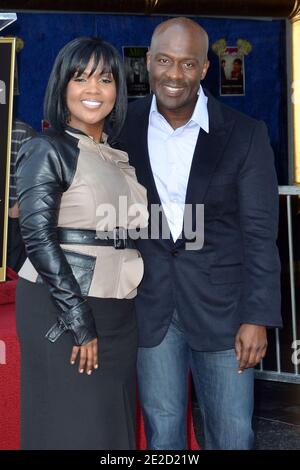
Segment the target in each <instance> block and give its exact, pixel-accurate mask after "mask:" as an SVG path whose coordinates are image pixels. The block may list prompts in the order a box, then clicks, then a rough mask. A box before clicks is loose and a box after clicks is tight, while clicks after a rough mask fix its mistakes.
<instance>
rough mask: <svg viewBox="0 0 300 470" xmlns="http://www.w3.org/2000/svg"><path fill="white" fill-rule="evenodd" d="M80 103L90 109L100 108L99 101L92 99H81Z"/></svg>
mask: <svg viewBox="0 0 300 470" xmlns="http://www.w3.org/2000/svg"><path fill="white" fill-rule="evenodd" d="M81 103H82V104H83V105H84V106H85V107H86V108H90V109H96V108H100V106H101V105H102V102H101V101H93V100H82V101H81Z"/></svg>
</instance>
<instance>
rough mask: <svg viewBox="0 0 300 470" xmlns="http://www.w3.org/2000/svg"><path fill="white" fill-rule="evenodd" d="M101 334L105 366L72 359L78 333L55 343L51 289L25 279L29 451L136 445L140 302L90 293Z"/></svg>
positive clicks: (21, 298)
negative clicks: (50, 336)
mask: <svg viewBox="0 0 300 470" xmlns="http://www.w3.org/2000/svg"><path fill="white" fill-rule="evenodd" d="M88 302H89V305H90V306H91V308H92V310H93V315H94V318H95V321H96V326H97V331H98V337H99V368H98V370H95V371H94V372H93V373H92V375H90V376H88V375H87V374H86V373H83V374H79V372H78V363H77V362H76V364H75V365H71V364H70V356H71V351H72V347H73V342H72V336H71V334H70V333H69V332H68V333H65V334H64V335H63V336H61V337H60V338H59V339H58V340H57V341H56V342H55V343H50V342H49V341H48V340H47V339H45V333H46V332H47V330H48V329H49V328H50V327H51V326H52V325H53V323H54V322H55V321H56V308H55V306H54V304H53V303H52V301H51V299H50V295H49V292H48V289H47V287H45V286H44V285H40V284H35V283H32V282H29V281H26V280H24V279H19V282H18V286H17V295H16V303H17V308H16V316H17V331H18V335H19V340H20V346H21V447H22V449H71V450H73V449H86V450H90V449H96V450H98V449H105V450H118V449H122V450H124V449H130V450H132V449H135V399H136V372H135V367H136V352H137V327H136V317H135V310H134V301H133V300H132V299H131V300H128V299H122V300H119V299H99V298H95V297H89V299H88Z"/></svg>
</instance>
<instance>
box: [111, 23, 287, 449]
mask: <svg viewBox="0 0 300 470" xmlns="http://www.w3.org/2000/svg"><path fill="white" fill-rule="evenodd" d="M207 50H208V37H207V34H206V32H205V31H204V30H203V29H202V28H201V27H200V26H199V25H198V24H197V23H195V22H193V21H192V20H190V19H187V18H176V19H171V20H168V21H166V22H164V23H162V24H160V25H159V26H158V27H157V28H156V29H155V31H154V34H153V37H152V41H151V47H150V50H149V53H148V57H147V68H148V71H149V80H150V86H151V90H152V92H153V95H152V96H149V97H146V98H143V99H140V100H137V101H136V102H134V103H133V104H132V105H131V106H130V107H129V112H128V117H127V121H126V124H125V127H124V129H123V132H122V134H121V136H120V144H121V146H122V147H123V148H124V149H126V150H127V151H128V153H129V156H130V159H131V163H132V164H133V165H134V166H135V168H136V173H137V177H138V179H139V181H140V183H141V184H143V185H145V186H146V188H147V192H148V199H149V211H151V207H152V209H153V208H155V205H159V204H161V205H162V208H163V214H162V222H167V223H168V226H169V228H170V231H171V235H172V236H171V237H170V238H169V239H164V238H163V236H162V234H160V236H159V237H156V239H155V237H153V236H152V239H143V240H140V241H139V242H138V248H139V250H140V251H141V254H142V257H143V259H144V264H145V274H144V279H143V281H142V283H141V285H140V288H139V294H138V297H137V302H136V308H137V315H138V322H139V333H140V349H139V356H138V380H139V398H140V401H141V405H142V408H143V413H144V418H145V430H146V435H147V441H148V447H149V448H150V449H184V448H185V447H186V429H185V426H184V423H185V414H186V403H187V378H188V371H189V369H190V368H191V370H192V374H193V380H194V385H195V390H196V395H197V399H198V403H199V406H200V408H201V411H202V415H203V426H204V435H205V448H206V449H250V448H251V446H252V444H253V432H252V428H251V419H252V412H253V382H254V377H253V376H254V371H253V367H254V366H255V364H257V363H258V362H259V361H260V360H261V359H262V358H263V357H264V355H265V353H266V348H267V338H266V327H277V326H280V325H281V318H280V288H279V270H280V268H279V258H278V253H277V248H276V231H277V217H278V214H277V209H278V201H277V182H276V176H275V171H274V166H273V154H272V150H271V147H270V144H269V141H268V137H267V131H266V127H265V125H264V124H263V123H262V122H258V121H256V120H254V119H251V118H250V117H247V116H245V115H243V114H241V113H239V112H237V111H235V110H233V109H230V108H228V107H227V106H224V105H222V104H220V103H218V102H217V101H216V100H215V99H214V98H213V97H212V96H211V95H209V94H208V93H206V92H205V93H204V91H203V89H202V87H201V86H200V82H201V80H203V79H204V77H205V75H206V72H207V70H208V67H209V62H208V60H207ZM201 204H204V243H203V247H202V248H201V244H200V247H199V243H195V249H194V250H193V249H191V246H190V245H191V240H187V237H186V231H185V227H184V224H183V220H185V222H186V217H185V215H186V214H187V213H188V207H192V209H193V210H192V213H193V214H194V215H195V213H196V212H197V211H196V208H197V207H198V206H197V205H201ZM154 212H155V211H154ZM154 212H153V213H152V215H151V230H153V226H154V229H155V228H156V226H155V224H156V222H155V220H154V215H153V214H154ZM200 212H201V211H200ZM194 219H195V217H194ZM187 222H188V221H187ZM200 222H201V220H200ZM196 225H198V227H196ZM202 225H203V224H201V223H199V221H198V222H197V220H196V221H195V220H193V229H194V231H195V232H196V233H197V231H198V232H201V230H202V229H203V226H202ZM195 229H196V230H195ZM154 231H155V230H154ZM189 238H190V237H189ZM196 238H197V237H196ZM198 238H199V237H198ZM200 238H201V236H200ZM187 242H188V243H187ZM188 245H189V249H187V247H188Z"/></svg>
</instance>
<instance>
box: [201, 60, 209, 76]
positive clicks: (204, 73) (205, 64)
mask: <svg viewBox="0 0 300 470" xmlns="http://www.w3.org/2000/svg"><path fill="white" fill-rule="evenodd" d="M209 65H210V62H209V60H206V61H205V62H204V64H203V68H202V74H201V80H204V79H205V77H206V74H207V71H208V68H209Z"/></svg>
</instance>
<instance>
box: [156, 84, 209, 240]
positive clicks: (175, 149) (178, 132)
mask: <svg viewBox="0 0 300 470" xmlns="http://www.w3.org/2000/svg"><path fill="white" fill-rule="evenodd" d="M198 95H199V96H198V100H197V103H196V106H195V109H194V112H193V115H192V117H191V119H190V120H189V121H188V122H187V123H186V124H185V125H184V126H181V127H179V128H178V129H173V128H172V127H171V126H170V124H169V123H168V122H167V121H166V119H165V118H164V117H163V116H162V115H161V114H160V113H159V111H158V109H157V104H156V98H155V96H154V95H153V99H152V104H151V108H150V116H149V126H148V150H149V157H150V164H151V169H152V172H153V176H154V180H155V184H156V188H157V191H158V194H159V197H160V201H161V203H162V206H163V209H164V212H165V215H166V218H167V221H168V224H169V228H170V231H171V234H172V238H173V240H174V241H176V240H177V239H178V237H179V236H180V234H181V232H182V226H183V216H184V208H185V198H186V190H187V185H188V179H189V174H190V170H191V164H192V160H193V155H194V151H195V146H196V142H197V139H198V135H199V132H200V128H202V129H203V130H204V131H205V132H207V133H208V132H209V119H208V109H207V97H206V96H205V94H204V92H203V89H202V87H201V86H200V88H199V91H198Z"/></svg>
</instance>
